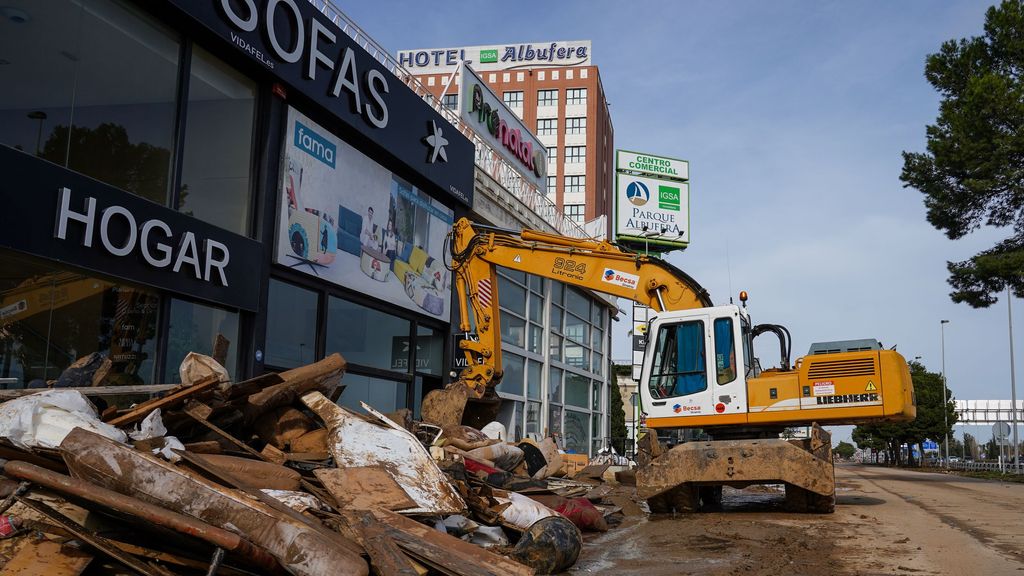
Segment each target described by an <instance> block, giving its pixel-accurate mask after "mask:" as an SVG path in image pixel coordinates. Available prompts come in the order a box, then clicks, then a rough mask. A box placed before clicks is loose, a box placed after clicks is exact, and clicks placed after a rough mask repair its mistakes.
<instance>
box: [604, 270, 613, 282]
mask: <svg viewBox="0 0 1024 576" xmlns="http://www.w3.org/2000/svg"><path fill="white" fill-rule="evenodd" d="M612 278H615V270H612V269H611V268H605V270H604V281H605V282H608V281H610V280H611V279H612Z"/></svg>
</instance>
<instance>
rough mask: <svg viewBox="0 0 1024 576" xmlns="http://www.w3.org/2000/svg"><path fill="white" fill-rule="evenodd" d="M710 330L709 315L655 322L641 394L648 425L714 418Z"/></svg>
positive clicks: (656, 320) (652, 328) (645, 364)
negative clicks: (654, 421) (662, 420)
mask: <svg viewBox="0 0 1024 576" xmlns="http://www.w3.org/2000/svg"><path fill="white" fill-rule="evenodd" d="M711 330H712V328H711V317H710V316H709V315H708V314H693V315H688V316H686V317H684V318H671V319H667V320H660V321H659V320H658V319H655V321H654V323H653V324H652V326H651V336H652V337H653V339H652V340H651V342H650V343H649V344H648V348H647V355H648V361H647V362H645V363H644V378H643V382H644V383H645V385H644V387H643V388H644V390H643V392H642V395H643V396H646V397H647V398H646V399H647V400H648V402H646V403H645V406H644V409H645V410H644V411H645V412H646V413H647V417H648V419H649V421H650V420H651V419H659V418H672V419H675V418H679V417H692V416H701V415H704V416H707V415H709V414H714V405H713V403H712V395H713V392H714V390H713V382H714V379H713V377H710V376H709V375H711V374H713V372H712V370H711V369H712V366H713V361H714V360H713V351H712V350H713V348H712V343H711ZM679 425H681V426H685V425H686V424H679Z"/></svg>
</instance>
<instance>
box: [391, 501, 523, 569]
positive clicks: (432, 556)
mask: <svg viewBox="0 0 1024 576" xmlns="http://www.w3.org/2000/svg"><path fill="white" fill-rule="evenodd" d="M373 514H374V516H376V517H377V520H379V521H380V522H381V523H382V524H384V525H386V526H387V527H388V528H390V530H388V535H389V536H391V537H392V538H393V539H394V540H395V542H397V543H398V545H399V546H400V547H401V548H402V549H403V550H405V551H406V552H408V553H411V554H412V555H413V556H414V557H416V558H417V559H418V560H421V561H423V562H424V563H426V564H429V565H430V566H432V567H434V568H435V569H438V570H440V571H442V572H444V573H445V574H454V575H455V576H499V575H505V576H533V574H534V570H533V568H530V567H529V566H524V565H523V564H520V563H519V562H516V561H515V560H512V559H510V558H505V557H504V556H499V555H497V554H494V553H492V552H488V551H487V550H485V549H483V548H481V547H479V546H476V545H475V544H470V543H469V542H465V541H463V540H459V539H458V538H455V537H454V536H449V535H448V534H443V533H441V532H438V531H437V530H434V529H433V528H431V527H430V526H426V525H424V524H420V523H419V522H416V521H415V520H410V519H409V518H406V517H404V516H401V515H399V514H395V513H394V512H390V511H388V510H384V509H381V508H377V509H376V510H373Z"/></svg>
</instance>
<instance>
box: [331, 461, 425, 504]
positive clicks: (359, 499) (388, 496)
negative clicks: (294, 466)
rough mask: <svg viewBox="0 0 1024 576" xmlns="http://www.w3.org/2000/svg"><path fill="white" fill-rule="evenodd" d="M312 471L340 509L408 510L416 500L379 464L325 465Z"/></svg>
mask: <svg viewBox="0 0 1024 576" xmlns="http://www.w3.org/2000/svg"><path fill="white" fill-rule="evenodd" d="M313 474H314V475H315V476H316V477H317V479H318V480H320V482H322V483H323V485H324V488H326V489H327V491H328V492H330V493H331V496H333V497H334V500H335V501H336V502H337V503H338V506H340V508H339V509H345V508H349V509H353V510H371V509H373V508H384V509H387V510H408V509H409V508H415V507H416V501H415V500H413V499H412V498H410V497H409V494H408V493H406V491H405V490H403V489H402V486H401V485H400V484H399V483H398V482H396V481H395V479H394V478H393V477H392V476H391V474H388V472H387V471H386V470H384V468H382V467H380V466H353V467H348V468H324V469H320V470H314V471H313Z"/></svg>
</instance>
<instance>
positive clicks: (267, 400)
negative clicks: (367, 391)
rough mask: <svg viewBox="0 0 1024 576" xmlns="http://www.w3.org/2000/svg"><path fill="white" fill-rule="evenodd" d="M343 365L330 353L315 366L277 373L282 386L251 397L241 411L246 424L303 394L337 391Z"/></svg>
mask: <svg viewBox="0 0 1024 576" xmlns="http://www.w3.org/2000/svg"><path fill="white" fill-rule="evenodd" d="M346 366H347V364H346V362H345V359H344V358H342V357H341V354H338V353H334V354H331V355H330V356H328V357H326V358H324V359H323V360H321V361H319V362H315V363H313V364H307V365H306V366H300V367H298V368H293V369H291V370H286V371H284V372H281V374H280V376H281V379H282V382H281V383H280V384H274V385H273V386H268V387H266V388H264V389H262V390H260V391H259V392H256V393H254V394H251V395H250V396H249V397H248V398H246V400H245V404H244V405H243V406H242V407H241V410H242V414H244V415H245V421H246V422H247V423H251V422H255V421H256V419H257V418H259V417H260V416H261V415H262V414H265V413H266V412H269V411H271V410H273V409H274V408H278V407H281V406H287V405H289V404H292V403H293V402H295V400H296V399H298V398H299V397H300V396H302V395H303V394H306V393H308V392H311V391H313V390H318V391H320V392H325V393H328V394H329V393H332V392H333V391H334V390H336V389H337V388H338V387H339V384H340V382H341V376H342V374H344V373H345V368H346Z"/></svg>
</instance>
